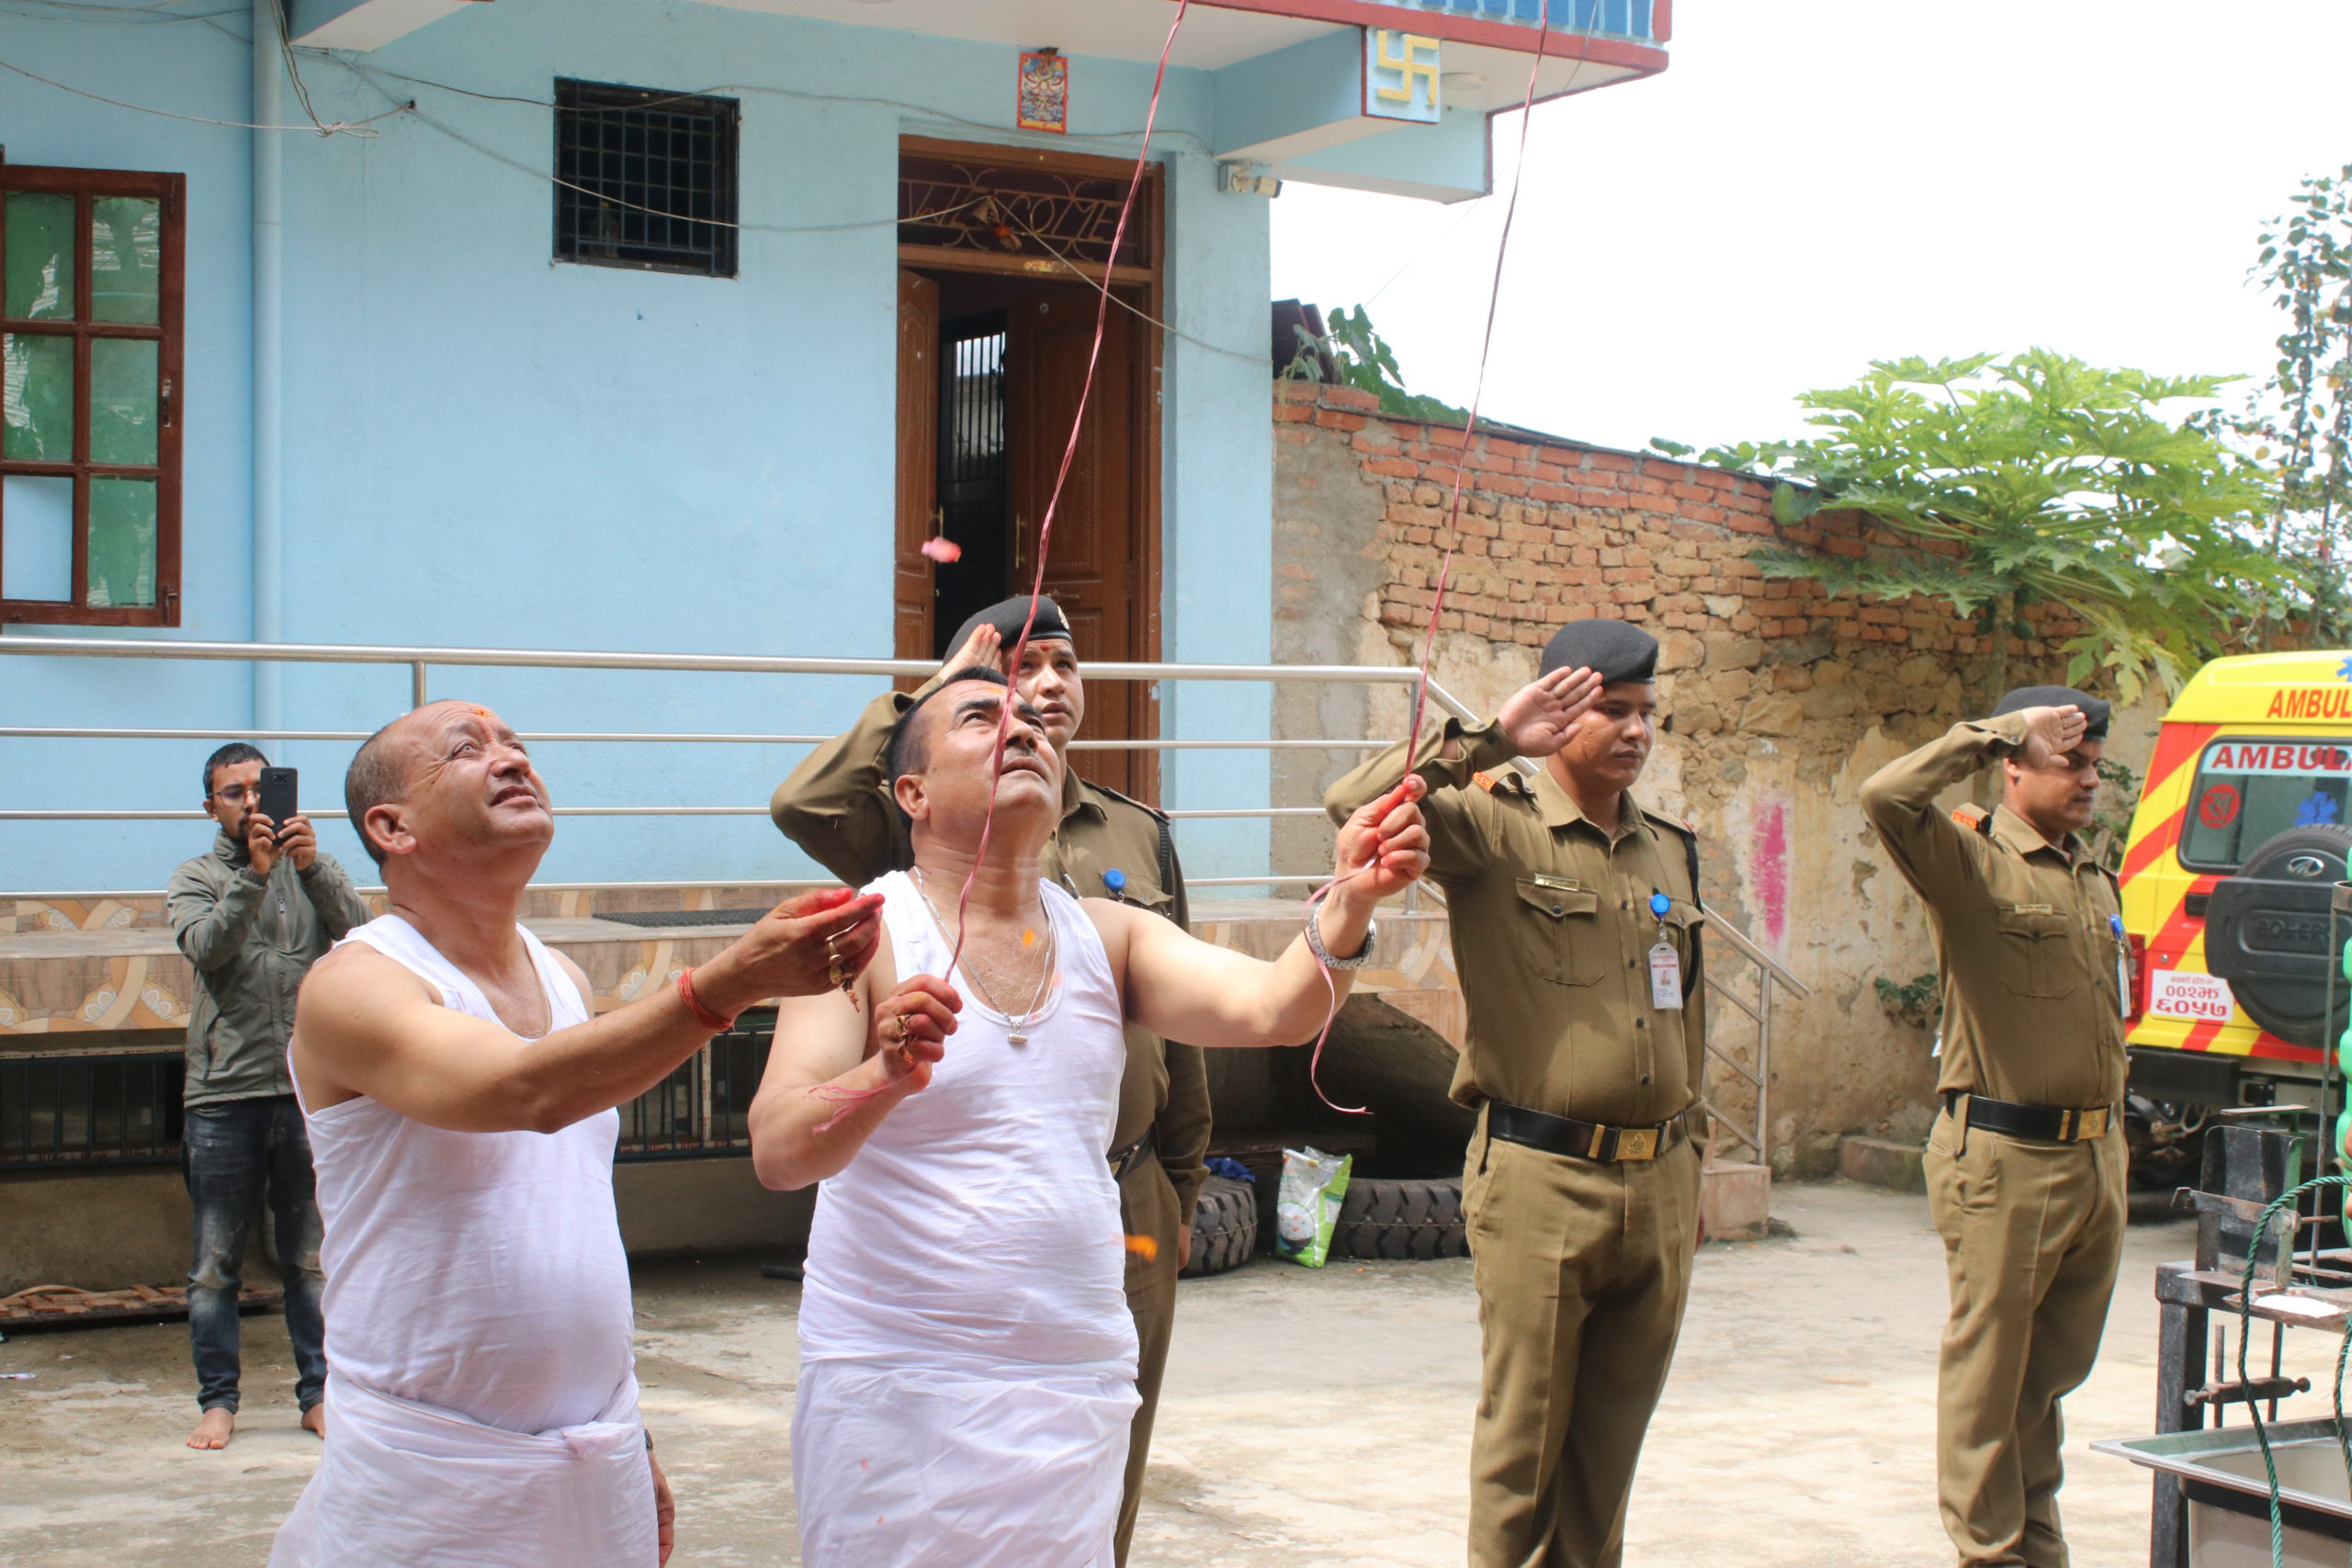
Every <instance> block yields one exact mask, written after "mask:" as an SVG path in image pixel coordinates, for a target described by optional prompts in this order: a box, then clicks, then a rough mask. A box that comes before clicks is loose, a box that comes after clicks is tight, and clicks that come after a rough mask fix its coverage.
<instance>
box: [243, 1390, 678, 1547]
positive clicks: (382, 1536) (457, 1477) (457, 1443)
mask: <svg viewBox="0 0 2352 1568" xmlns="http://www.w3.org/2000/svg"><path fill="white" fill-rule="evenodd" d="M326 1411H327V1435H326V1441H325V1445H324V1452H323V1453H322V1456H321V1458H320V1461H319V1469H318V1472H317V1473H316V1474H314V1475H313V1476H311V1483H310V1484H309V1485H308V1486H306V1487H304V1488H303V1490H302V1496H301V1499H300V1501H299V1502H297V1503H296V1504H295V1505H294V1511H293V1513H292V1514H290V1515H288V1517H287V1520H286V1523H285V1524H284V1525H282V1526H280V1527H279V1529H278V1531H277V1544H276V1546H274V1547H273V1548H272V1549H271V1551H270V1554H269V1568H486V1565H489V1564H496V1565H497V1568H653V1565H654V1563H655V1562H657V1561H658V1559H659V1557H660V1554H661V1548H660V1543H659V1538H658V1534H657V1530H656V1526H655V1521H654V1517H653V1474H652V1470H651V1468H650V1465H649V1464H648V1463H647V1461H646V1454H645V1427H643V1425H642V1424H641V1423H640V1422H639V1419H638V1415H637V1380H636V1379H635V1378H634V1377H631V1378H628V1379H627V1380H625V1381H624V1382H622V1384H621V1386H620V1388H619V1389H618V1390H617V1391H616V1393H615V1395H614V1397H613V1401H612V1404H611V1405H610V1406H609V1407H608V1408H607V1409H606V1410H605V1412H604V1414H603V1416H601V1417H600V1418H599V1419H597V1420H594V1421H590V1422H585V1423H583V1424H582V1425H580V1426H576V1427H557V1428H556V1429H555V1430H553V1431H548V1432H509V1431H507V1430H505V1429H504V1428H503V1427H485V1426H483V1425H482V1424H481V1422H479V1421H469V1420H468V1419H467V1418H466V1417H464V1416H459V1415H456V1414H454V1413H453V1412H450V1411H447V1410H440V1409H436V1408H435V1407H434V1406H432V1405H429V1404H415V1403H413V1401H410V1400H405V1399H394V1398H392V1397H391V1396H390V1395H389V1394H384V1393H377V1392H376V1391H374V1390H373V1389H369V1388H365V1387H362V1386H361V1385H359V1384H357V1383H355V1382H351V1381H350V1380H348V1379H346V1378H344V1377H340V1376H338V1375H336V1374H334V1373H333V1372H330V1373H329V1374H328V1376H327V1396H326Z"/></svg>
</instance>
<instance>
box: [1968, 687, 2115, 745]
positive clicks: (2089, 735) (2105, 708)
mask: <svg viewBox="0 0 2352 1568" xmlns="http://www.w3.org/2000/svg"><path fill="white" fill-rule="evenodd" d="M2064 707H2076V708H2080V709H2082V710H2083V719H2084V722H2085V728H2084V729H2083V739H2086V740H2104V739H2107V720H2108V715H2109V704H2108V701H2107V699H2106V698H2105V697H2095V696H2092V695H2091V694H2089V693H2088V692H2078V691H2076V690H2075V688H2074V687H2072V686H2019V687H2018V689H2017V690H2016V691H2014V692H2011V693H2010V694H2008V695H2007V696H2006V697H2003V698H2002V699H2001V700H2000V701H1999V702H1997V703H1996V704H1994V705H1993V716H1994V717H1995V718H1998V717H2000V716H2002V715H2003V714H2005V713H2018V712H2020V711H2022V710H2024V709H2026V708H2064Z"/></svg>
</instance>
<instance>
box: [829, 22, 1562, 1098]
mask: <svg viewBox="0 0 2352 1568" xmlns="http://www.w3.org/2000/svg"><path fill="white" fill-rule="evenodd" d="M1546 3H1547V4H1548V3H1549V0H1546ZM1191 4H1192V0H1176V16H1175V19H1174V20H1172V21H1170V23H1169V24H1168V39H1167V41H1166V42H1164V43H1162V44H1161V45H1160V46H1159V70H1157V71H1155V72H1154V73H1152V78H1151V103H1150V106H1149V107H1148V108H1146V109H1145V110H1144V117H1143V145H1142V146H1140V147H1138V148H1137V149H1136V172H1135V175H1134V176H1133V177H1132V178H1130V179H1129V180H1128V181H1127V194H1126V198H1125V200H1123V201H1122V202H1120V204H1119V221H1118V223H1117V224H1116V226H1114V228H1113V229H1112V231H1111V248H1110V250H1109V252H1108V253H1107V254H1105V256H1104V257H1103V282H1102V283H1101V285H1100V286H1099V292H1100V296H1101V297H1100V298H1099V299H1097V300H1096V301H1095V305H1094V342H1093V344H1092V345H1091V346H1090V347H1089V348H1088V349H1087V351H1086V378H1085V379H1084V380H1083V381H1081V382H1080V383H1079V389H1078V412H1076V413H1074V414H1073V415H1071V416H1070V422H1069V442H1068V443H1067V444H1066V445H1065V446H1063V447H1062V463H1061V467H1060V468H1058V469H1057V470H1056V471H1055V474H1054V489H1053V493H1052V494H1051V495H1050V496H1048V497H1047V498H1046V514H1045V516H1043V517H1042V518H1040V519H1039V520H1038V523H1037V575H1036V577H1035V580H1034V581H1031V583H1030V584H1029V615H1028V617H1027V618H1026V619H1024V620H1023V622H1022V623H1021V635H1020V636H1019V637H1015V638H1014V639H1013V643H1012V660H1011V663H1012V674H1011V677H1010V683H1009V684H1008V685H1007V688H1006V691H1005V698H1004V701H1003V703H1002V704H1001V705H1000V707H999V709H998V712H997V720H996V755H995V758H994V760H993V761H991V763H990V764H989V805H988V810H987V812H986V814H984V815H983V816H982V817H981V818H980V845H979V848H978V851H976V852H974V854H973V856H972V869H971V871H970V872H969V873H968V874H966V876H965V878H964V886H962V888H960V889H959V890H958V891H957V892H956V945H955V948H954V950H953V951H952V952H950V953H948V955H947V975H946V976H942V978H949V977H952V976H954V974H955V972H956V965H957V964H959V963H961V962H962V960H963V957H964V936H965V931H966V930H967V910H968V909H969V908H970V906H971V902H972V885H973V884H974V883H975V882H977V881H978V880H979V874H980V867H981V866H982V865H984V864H986V863H987V862H988V854H989V837H990V836H991V835H992V834H993V832H994V831H995V829H996V792H997V789H998V786H999V785H1000V784H1002V783H1003V780H1004V746H1005V738H1006V736H1007V735H1008V734H1009V733H1010V732H1011V730H1012V707H1013V703H1014V700H1015V698H1014V694H1013V688H1014V687H1015V686H1017V685H1018V683H1019V682H1020V680H1021V657H1022V654H1023V652H1024V651H1025V650H1026V649H1028V646H1029V633H1030V630H1031V628H1033V627H1035V626H1036V624H1037V604H1038V601H1039V600H1041V599H1042V598H1043V597H1044V596H1045V592H1046V550H1047V549H1048V548H1049V547H1051V545H1052V543H1053V537H1054V516H1055V513H1057V512H1058V511H1059V510H1060V507H1061V502H1062V487H1063V486H1064V485H1066V484H1068V483H1069V471H1070V468H1071V466H1072V465H1073V464H1074V463H1076V462H1077V460H1078V444H1079V438H1080V435H1081V434H1083V433H1084V431H1085V428H1086V405H1087V403H1088V402H1089V401H1090V400H1091V399H1092V397H1093V395H1094V373H1095V369H1096V367H1098V366H1099V365H1100V364H1101V363H1102V359H1103V335H1104V333H1106V332H1108V330H1109V328H1110V318H1111V271H1112V268H1114V267H1115V266H1116V265H1118V262H1119V247H1120V245H1121V244H1123V243H1125V240H1126V237H1127V220H1128V219H1129V218H1131V217H1132V216H1134V214H1135V209H1136V195H1137V193H1139V192H1140V191H1141V190H1142V189H1143V178H1144V175H1146V174H1147V173H1148V172H1149V170H1150V167H1151V128H1152V125H1153V123H1154V122H1155V121H1156V120H1158V119H1159V95H1160V89H1161V88H1162V87H1163V86H1164V85H1166V84H1167V81H1168V57H1169V55H1170V53H1171V52H1172V51H1174V50H1175V48H1176V34H1177V31H1178V29H1180V28H1182V27H1183V25H1184V13H1185V11H1186V10H1187V9H1188V8H1189V7H1190V6H1191ZM1064 761H1065V765H1067V761H1068V760H1067V759H1065V760H1064ZM882 1092H883V1091H882V1089H878V1088H877V1089H844V1088H842V1087H841V1086H840V1085H838V1084H819V1085H818V1086H817V1087H816V1088H814V1089H810V1090H809V1094H810V1095H811V1096H812V1097H814V1098H816V1099H818V1100H824V1101H826V1102H827V1103H828V1104H832V1105H838V1106H840V1107H841V1109H840V1110H838V1111H834V1112H833V1114H832V1115H831V1117H829V1118H827V1119H826V1120H825V1121H823V1122H820V1123H818V1126H817V1131H818V1132H820V1133H823V1132H829V1131H831V1129H832V1127H833V1126H834V1125H835V1124H836V1123H838V1122H840V1121H841V1119H842V1117H844V1116H846V1115H848V1114H849V1113H850V1111H851V1108H852V1107H854V1106H855V1105H857V1104H858V1103H860V1102H861V1101H864V1100H871V1099H872V1098H874V1096H876V1095H877V1094H880V1093H882Z"/></svg>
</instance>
